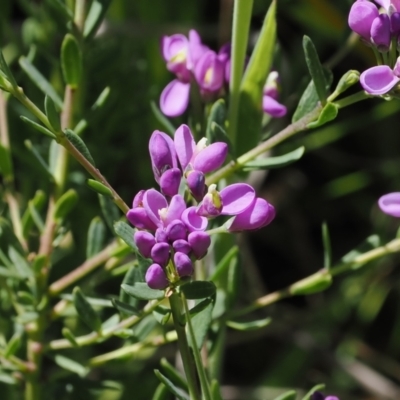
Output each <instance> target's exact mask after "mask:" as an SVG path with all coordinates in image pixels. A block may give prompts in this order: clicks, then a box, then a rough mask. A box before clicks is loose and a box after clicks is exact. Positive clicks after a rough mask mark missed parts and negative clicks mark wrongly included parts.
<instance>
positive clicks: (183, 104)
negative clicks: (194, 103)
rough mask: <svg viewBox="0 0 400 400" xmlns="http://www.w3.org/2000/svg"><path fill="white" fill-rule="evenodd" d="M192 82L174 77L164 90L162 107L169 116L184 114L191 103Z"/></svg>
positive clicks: (161, 99) (161, 101) (161, 100)
mask: <svg viewBox="0 0 400 400" xmlns="http://www.w3.org/2000/svg"><path fill="white" fill-rule="evenodd" d="M189 92H190V83H184V82H181V81H178V80H177V79H174V80H173V81H172V82H170V83H169V84H168V85H167V86H166V87H165V88H164V90H163V91H162V93H161V97H160V109H161V111H162V112H163V113H164V114H165V115H166V116H167V117H178V116H179V115H182V114H183V113H184V112H185V111H186V109H187V107H188V104H189Z"/></svg>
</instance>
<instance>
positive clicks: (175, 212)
mask: <svg viewBox="0 0 400 400" xmlns="http://www.w3.org/2000/svg"><path fill="white" fill-rule="evenodd" d="M185 210H186V203H185V200H184V198H183V197H182V196H181V195H180V194H176V195H175V196H173V197H172V199H171V201H170V203H169V206H168V210H167V213H166V215H165V218H163V221H164V225H165V226H167V225H169V224H170V223H171V222H172V221H173V220H175V219H180V218H181V215H182V213H183V211H185Z"/></svg>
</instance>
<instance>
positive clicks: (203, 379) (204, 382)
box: [181, 293, 212, 400]
mask: <svg viewBox="0 0 400 400" xmlns="http://www.w3.org/2000/svg"><path fill="white" fill-rule="evenodd" d="M181 299H182V304H183V309H184V311H185V316H186V321H187V324H188V329H189V335H190V339H191V341H192V352H193V357H194V362H195V364H196V368H197V372H198V374H199V378H200V384H201V388H202V390H203V395H204V397H205V399H206V400H212V396H211V390H210V384H209V382H208V379H207V374H206V371H205V369H204V365H203V361H202V359H201V355H200V352H199V347H198V345H197V343H196V336H195V334H194V329H193V325H192V319H191V317H190V313H189V308H188V305H187V301H186V299H185V296H184V294H183V293H181Z"/></svg>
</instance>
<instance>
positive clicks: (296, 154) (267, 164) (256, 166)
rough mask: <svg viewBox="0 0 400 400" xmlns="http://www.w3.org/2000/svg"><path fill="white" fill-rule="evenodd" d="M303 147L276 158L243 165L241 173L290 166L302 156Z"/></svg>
mask: <svg viewBox="0 0 400 400" xmlns="http://www.w3.org/2000/svg"><path fill="white" fill-rule="evenodd" d="M304 151H305V147H304V146H301V147H299V148H297V149H296V150H293V151H291V152H290V153H286V154H283V155H282V156H277V157H268V158H261V159H258V160H253V161H249V162H247V163H246V164H244V165H243V171H256V170H260V169H273V168H282V167H285V166H286V165H289V164H292V163H294V162H295V161H297V160H300V158H301V157H302V156H303V154H304Z"/></svg>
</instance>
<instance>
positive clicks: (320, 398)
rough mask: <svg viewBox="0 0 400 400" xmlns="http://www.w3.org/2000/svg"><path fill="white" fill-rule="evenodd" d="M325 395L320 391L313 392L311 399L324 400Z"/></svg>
mask: <svg viewBox="0 0 400 400" xmlns="http://www.w3.org/2000/svg"><path fill="white" fill-rule="evenodd" d="M324 399H325V396H324V395H323V394H322V393H321V392H314V393H313V394H312V395H311V400H324Z"/></svg>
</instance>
